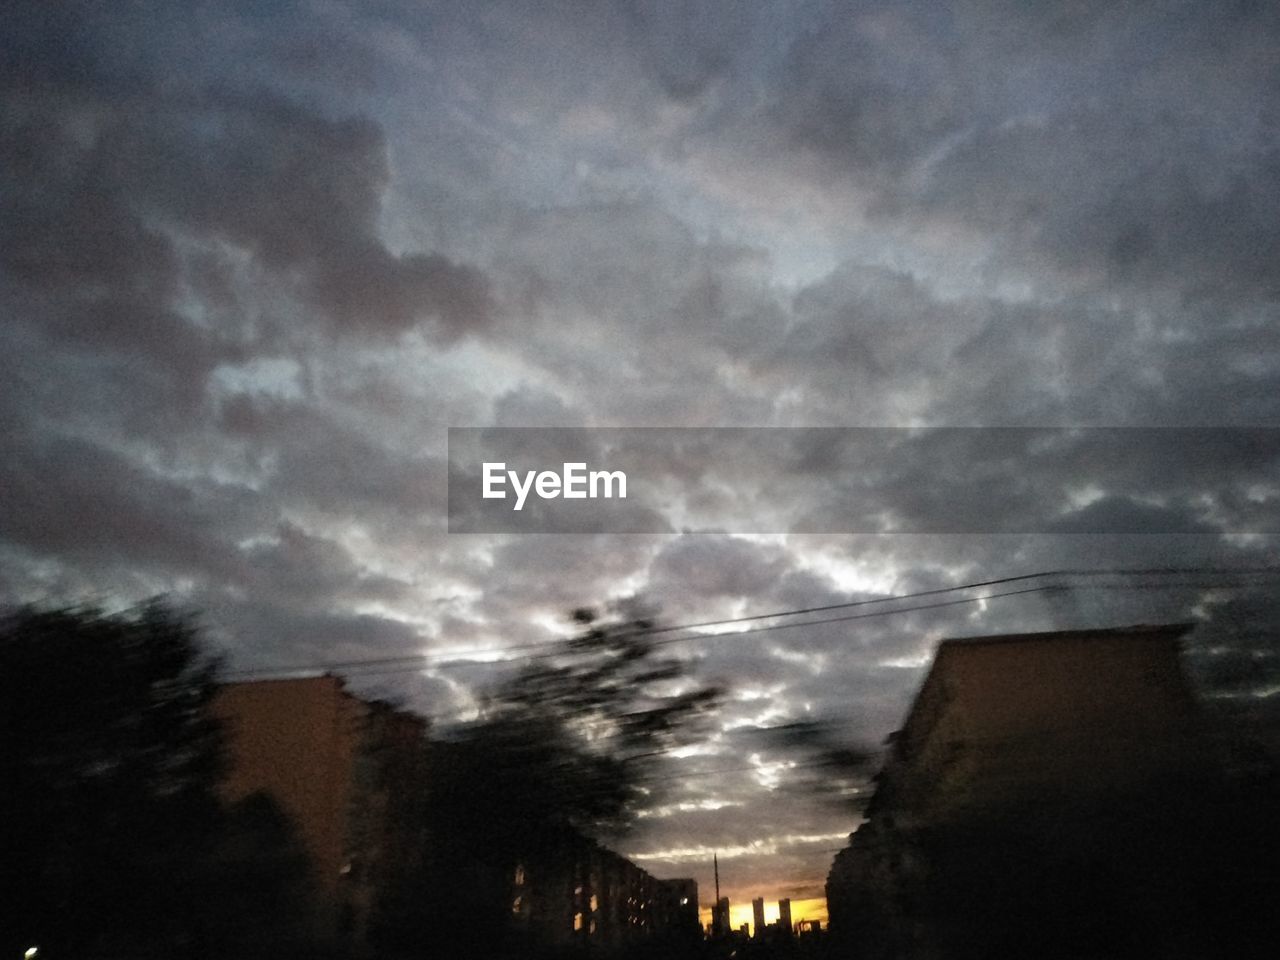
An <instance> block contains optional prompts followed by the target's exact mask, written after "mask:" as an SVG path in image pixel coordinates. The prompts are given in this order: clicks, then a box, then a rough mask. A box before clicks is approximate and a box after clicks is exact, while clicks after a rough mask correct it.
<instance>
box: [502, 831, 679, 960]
mask: <svg viewBox="0 0 1280 960" xmlns="http://www.w3.org/2000/svg"><path fill="white" fill-rule="evenodd" d="M511 879H512V887H511V891H512V892H511V900H510V904H511V916H512V918H513V919H514V921H515V922H516V924H517V927H518V929H520V930H522V931H523V933H524V934H525V935H526V936H527V937H528V939H529V941H530V942H531V943H532V944H535V945H536V946H538V947H540V948H549V949H553V950H559V949H566V948H574V947H580V948H582V949H584V950H588V951H590V952H592V953H595V954H599V955H610V954H615V953H623V952H626V951H627V950H629V949H630V948H632V947H634V946H637V945H639V944H642V943H649V944H653V945H658V944H661V943H667V942H682V941H696V940H698V939H700V937H701V928H700V926H699V923H698V885H697V882H696V881H694V880H692V879H676V880H659V879H657V878H656V877H653V876H651V875H650V874H648V873H647V872H645V871H644V870H642V869H641V868H640V867H638V866H636V865H635V864H634V863H632V862H631V861H630V860H628V859H626V858H625V857H622V856H620V855H619V854H617V853H614V852H613V851H612V850H607V849H605V848H604V847H601V846H600V845H599V844H597V843H595V842H594V841H592V840H588V839H587V838H585V837H582V836H579V835H566V836H565V837H564V838H563V841H562V842H561V843H560V844H558V846H557V849H555V850H553V851H549V852H545V853H543V854H541V855H539V856H537V857H531V858H530V859H528V860H525V861H523V862H521V863H519V864H517V866H516V867H515V869H514V872H513V876H512V878H511Z"/></svg>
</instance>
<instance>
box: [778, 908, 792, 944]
mask: <svg viewBox="0 0 1280 960" xmlns="http://www.w3.org/2000/svg"><path fill="white" fill-rule="evenodd" d="M778 929H779V931H780V932H781V933H782V935H783V936H784V937H789V936H791V933H792V927H791V900H790V899H784V900H779V901H778Z"/></svg>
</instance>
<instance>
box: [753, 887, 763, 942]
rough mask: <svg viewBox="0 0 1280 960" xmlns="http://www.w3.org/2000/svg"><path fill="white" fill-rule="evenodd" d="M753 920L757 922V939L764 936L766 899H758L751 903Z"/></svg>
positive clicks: (755, 931)
mask: <svg viewBox="0 0 1280 960" xmlns="http://www.w3.org/2000/svg"><path fill="white" fill-rule="evenodd" d="M751 919H752V920H753V921H754V922H755V930H754V931H753V933H754V934H755V938H756V939H757V940H759V939H760V938H761V937H763V936H764V897H756V898H755V899H754V900H752V901H751Z"/></svg>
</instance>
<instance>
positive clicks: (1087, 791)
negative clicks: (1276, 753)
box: [827, 625, 1225, 960]
mask: <svg viewBox="0 0 1280 960" xmlns="http://www.w3.org/2000/svg"><path fill="white" fill-rule="evenodd" d="M1187 629H1188V627H1187V626H1185V625H1170V626H1156V627H1150V626H1140V627H1130V628H1120V629H1112V630H1089V631H1074V632H1058V633H1044V634H1023V635H1015V636H995V637H977V638H971V639H964V640H949V641H945V642H943V643H942V644H941V645H940V646H939V648H938V650H937V654H936V657H935V659H934V663H933V666H932V668H931V669H930V671H929V673H928V675H927V677H926V678H925V680H924V683H923V685H922V687H921V689H920V691H919V693H918V695H917V697H916V699H915V702H914V704H913V705H912V707H911V709H910V712H909V714H908V716H907V718H906V721H905V723H904V724H903V727H902V729H901V730H900V731H898V732H897V733H896V734H895V735H894V736H893V737H892V738H891V749H890V752H889V755H888V758H887V759H886V761H885V764H884V767H883V769H882V770H881V772H880V774H879V776H878V778H877V787H876V790H875V793H874V796H873V798H872V800H871V803H870V805H869V807H868V809H867V810H866V813H865V820H864V822H863V824H862V825H861V826H860V827H859V828H858V830H857V831H856V832H855V833H854V834H853V835H852V837H851V840H850V844H849V846H848V847H847V848H846V849H844V850H842V851H841V852H840V853H839V854H838V855H837V856H836V858H835V862H834V863H833V865H832V868H831V872H830V875H829V877H828V881H827V905H828V910H829V915H830V930H831V932H832V934H833V935H834V936H835V937H836V938H837V942H838V944H840V945H841V949H842V950H843V953H838V954H837V955H846V956H858V957H866V958H872V960H874V958H880V957H885V958H887V957H894V956H912V957H919V958H930V957H948V958H953V957H965V956H997V955H1036V956H1044V957H1051V956H1086V955H1088V956H1094V955H1096V956H1141V955H1157V954H1161V955H1179V956H1181V955H1184V954H1182V953H1176V952H1175V953H1170V954H1164V953H1163V949H1162V944H1161V941H1160V940H1158V939H1155V940H1153V939H1151V938H1152V937H1153V936H1157V935H1156V934H1153V933H1152V932H1151V931H1158V930H1160V929H1161V922H1163V923H1166V924H1173V925H1174V926H1173V927H1172V928H1171V929H1172V931H1173V932H1171V933H1168V934H1167V936H1168V938H1169V945H1172V943H1173V942H1175V941H1178V940H1179V938H1180V937H1183V936H1184V933H1183V932H1182V931H1181V930H1179V929H1178V925H1179V924H1183V923H1185V922H1186V918H1187V917H1190V916H1193V913H1192V911H1193V909H1194V908H1195V907H1196V906H1197V903H1196V894H1195V892H1194V891H1196V890H1203V888H1204V884H1205V882H1206V880H1207V878H1208V877H1209V876H1211V875H1212V874H1213V873H1215V872H1216V871H1217V870H1218V869H1219V868H1220V866H1225V861H1221V860H1220V858H1218V859H1215V858H1216V857H1217V854H1216V853H1215V852H1214V851H1213V850H1212V848H1213V847H1214V845H1215V844H1217V843H1218V841H1217V840H1216V839H1211V837H1217V836H1218V834H1211V833H1210V832H1208V831H1204V832H1202V833H1201V834H1200V835H1199V836H1196V838H1195V840H1194V841H1193V842H1188V838H1189V837H1191V836H1195V835H1196V831H1197V828H1198V827H1199V826H1200V825H1201V823H1202V822H1203V821H1205V820H1207V819H1211V818H1206V817H1205V816H1204V814H1205V812H1206V811H1207V810H1208V809H1210V808H1211V806H1212V805H1213V804H1216V803H1217V802H1218V800H1217V798H1219V797H1221V796H1223V787H1224V784H1223V781H1222V779H1221V774H1220V768H1219V766H1218V764H1217V760H1216V754H1215V751H1214V748H1213V745H1212V740H1211V738H1210V737H1209V736H1208V735H1207V729H1206V726H1205V723H1204V719H1203V715H1202V713H1201V711H1200V709H1199V707H1198V705H1197V703H1196V702H1195V700H1194V698H1193V696H1192V692H1191V689H1190V686H1189V684H1188V683H1187V681H1186V679H1185V677H1184V675H1183V673H1182V670H1181V666H1180V659H1179V646H1180V640H1181V638H1182V636H1183V635H1184V634H1185V633H1186V632H1187ZM1178 844H1183V846H1182V848H1181V849H1179V847H1178ZM1215 864H1217V865H1215ZM1184 900H1185V903H1184ZM1180 903H1184V906H1183V907H1179V906H1178V904H1180ZM1157 918H1159V920H1160V922H1157ZM1107 931H1116V932H1114V933H1109V932H1107ZM1196 935H1199V933H1197V934H1196ZM1158 936H1160V937H1163V936H1165V934H1159V935H1158ZM1185 936H1191V934H1185ZM1144 937H1145V938H1146V939H1143V938H1144ZM1125 938H1128V939H1125ZM1207 942H1212V937H1209V938H1208V940H1207ZM1193 954H1194V950H1193V953H1192V954H1186V955H1188V956H1190V955H1193ZM1204 955H1209V954H1204Z"/></svg>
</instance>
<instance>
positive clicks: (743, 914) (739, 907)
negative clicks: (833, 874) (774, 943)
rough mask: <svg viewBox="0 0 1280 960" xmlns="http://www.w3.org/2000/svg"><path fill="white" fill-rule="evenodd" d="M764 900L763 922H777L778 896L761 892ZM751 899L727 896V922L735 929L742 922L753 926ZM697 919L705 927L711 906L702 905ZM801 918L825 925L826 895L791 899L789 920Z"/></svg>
mask: <svg viewBox="0 0 1280 960" xmlns="http://www.w3.org/2000/svg"><path fill="white" fill-rule="evenodd" d="M762 895H763V896H764V898H765V901H764V922H765V923H767V924H768V923H777V922H778V898H777V897H773V898H772V899H770V896H769V894H767V893H766V894H762ZM751 900H752V898H751V897H749V896H747V897H745V898H744V899H742V900H740V901H739V900H734V899H733V898H732V897H730V898H729V922H730V925H731V926H732V927H733V929H735V930H737V929H738V928H739V927H741V926H742V925H743V924H744V923H745V924H748V925H750V926H752V927H754V924H753V923H752V916H751ZM698 919H699V922H701V924H702V926H703V927H704V928H705V927H707V926H709V925H710V923H711V907H709V906H706V907H702V908H701V909H700V910H699V911H698ZM801 920H821V921H822V925H823V926H824V927H825V926H826V925H827V898H826V897H809V898H806V899H802V900H801V899H796V898H794V897H793V898H792V900H791V922H792V923H793V924H797V923H799V922H800V921H801ZM755 933H756V931H755V930H754V929H752V930H751V935H752V936H755Z"/></svg>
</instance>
